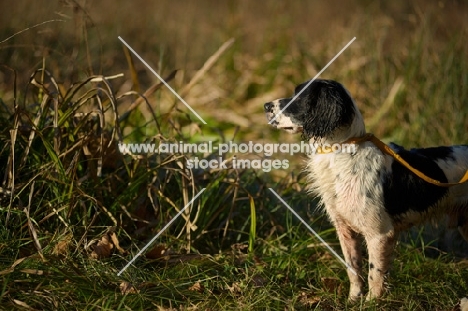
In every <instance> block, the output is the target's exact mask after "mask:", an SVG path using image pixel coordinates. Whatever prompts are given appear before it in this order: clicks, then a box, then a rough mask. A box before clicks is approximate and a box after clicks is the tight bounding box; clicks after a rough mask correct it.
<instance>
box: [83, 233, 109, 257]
mask: <svg viewBox="0 0 468 311" xmlns="http://www.w3.org/2000/svg"><path fill="white" fill-rule="evenodd" d="M89 249H91V250H92V252H91V255H90V256H91V258H94V259H101V258H107V257H110V255H111V254H112V250H113V249H114V244H112V242H111V239H110V238H109V236H108V235H107V234H105V235H103V236H102V238H101V239H100V240H99V241H97V242H96V240H94V241H91V242H90V245H89Z"/></svg>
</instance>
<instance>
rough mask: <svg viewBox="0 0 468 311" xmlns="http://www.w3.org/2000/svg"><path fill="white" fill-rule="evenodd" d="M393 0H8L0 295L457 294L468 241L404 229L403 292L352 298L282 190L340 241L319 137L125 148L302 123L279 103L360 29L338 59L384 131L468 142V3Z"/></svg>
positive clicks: (404, 303) (167, 304) (292, 304)
mask: <svg viewBox="0 0 468 311" xmlns="http://www.w3.org/2000/svg"><path fill="white" fill-rule="evenodd" d="M392 3H393V4H386V3H368V2H367V1H357V2H354V3H346V4H341V3H340V5H339V6H336V5H335V6H334V5H333V3H332V4H329V5H328V4H319V3H315V4H313V3H309V2H306V1H302V2H294V3H290V4H288V5H286V4H282V3H279V2H274V1H267V2H265V3H262V4H259V3H256V2H248V3H247V2H246V3H241V2H223V3H222V4H220V3H216V4H213V3H211V1H209V0H205V1H201V2H197V4H196V5H195V3H194V2H190V1H180V2H179V4H177V5H175V4H174V3H172V2H170V1H160V2H158V4H157V5H156V4H154V3H146V2H144V1H143V2H141V3H140V2H138V1H137V2H136V3H132V5H130V4H125V3H120V4H119V6H116V5H115V4H114V3H113V2H112V3H110V2H109V1H101V2H99V3H86V2H79V1H65V2H62V3H53V4H50V3H47V4H45V3H41V2H35V3H34V4H31V3H29V2H22V1H19V2H18V3H17V5H15V6H14V7H13V8H11V9H10V10H3V12H1V13H0V14H2V16H1V17H2V18H1V19H0V20H2V21H5V20H9V21H10V20H11V22H10V23H9V24H8V25H5V27H0V29H2V30H1V31H0V42H1V43H0V59H2V62H3V63H2V65H3V67H2V71H1V75H0V124H2V125H3V126H2V127H1V128H0V163H2V164H3V165H1V167H0V190H1V192H0V221H1V223H2V224H3V225H2V226H0V241H1V242H0V278H1V279H2V283H1V287H0V309H4V310H11V309H31V310H32V309H36V310H62V309H66V310H69V309H76V310H146V309H160V310H170V309H172V310H222V309H236V310H237V309H240V310H257V309H258V310H279V309H288V310H293V309H297V310H306V309H307V310H309V309H314V310H343V309H349V310H363V309H365V310H455V309H454V308H455V306H456V305H457V304H458V302H459V300H460V298H461V297H464V296H466V295H467V293H468V284H467V282H466V280H468V272H467V271H468V270H467V262H466V258H460V257H457V256H455V255H454V254H453V252H452V251H453V250H452V251H449V252H445V251H443V250H440V249H436V248H435V247H434V246H433V245H435V244H434V243H432V244H431V243H430V241H431V240H430V241H428V240H424V239H423V238H422V235H416V236H414V235H413V236H410V237H409V238H408V239H406V240H404V242H401V243H400V244H399V245H398V247H397V249H396V260H395V262H394V267H393V271H392V273H391V275H390V276H389V279H388V281H389V284H390V285H391V290H390V292H389V293H388V294H387V295H386V296H385V297H384V299H382V300H380V301H378V302H373V303H369V304H365V303H364V302H358V303H356V304H348V303H347V301H346V295H347V289H348V281H347V277H346V273H345V271H344V269H343V267H342V266H341V264H340V263H339V262H338V261H337V260H336V259H335V258H334V257H332V256H331V255H330V254H329V253H328V252H327V250H326V249H325V248H324V247H322V246H320V245H319V244H318V242H317V241H316V240H315V239H314V238H313V237H312V236H310V235H309V234H308V233H307V231H306V229H305V228H304V227H302V226H301V225H300V223H299V221H297V219H295V218H294V216H292V215H291V214H290V213H289V212H287V210H286V208H285V207H284V206H282V205H281V203H280V202H278V201H277V200H276V198H274V197H273V196H272V195H271V194H270V192H269V191H268V188H269V187H271V188H274V189H275V191H277V192H278V193H279V194H280V195H281V196H282V197H283V198H284V199H285V201H286V202H288V203H289V204H290V205H291V206H292V207H294V208H295V209H296V210H297V211H298V212H299V213H300V214H301V215H302V216H303V217H304V218H305V219H307V220H308V221H309V223H310V224H311V226H312V227H313V228H314V229H315V230H317V231H318V232H319V233H320V234H321V236H322V237H323V238H324V239H325V240H327V241H329V242H330V244H331V245H332V246H333V247H334V248H335V249H337V250H338V249H339V245H338V241H337V240H336V236H335V232H334V229H333V228H331V226H330V225H329V223H328V222H327V221H326V219H325V217H324V216H323V215H322V214H321V213H320V211H316V209H315V208H316V202H317V200H316V199H315V198H311V197H308V196H307V195H306V194H305V191H304V186H305V180H304V176H303V174H301V173H300V172H301V171H300V167H301V166H302V162H303V159H302V158H301V157H288V158H287V159H288V160H289V163H290V167H289V168H288V169H286V170H274V171H272V172H270V173H265V172H262V171H261V170H249V169H229V170H188V169H186V168H184V167H183V162H184V161H185V159H186V157H188V155H184V154H180V153H175V154H156V155H148V156H147V155H122V154H120V153H119V152H118V148H117V142H119V141H124V142H145V141H146V142H154V143H160V142H178V141H184V142H196V141H205V140H213V141H216V142H225V141H229V140H231V139H234V140H235V141H236V142H243V141H248V140H252V141H255V142H277V141H282V142H283V141H284V142H297V141H298V139H299V138H298V137H294V136H289V135H287V134H285V133H280V132H278V131H274V130H272V129H270V128H268V127H267V126H266V121H265V118H264V116H263V112H262V103H264V102H266V101H269V100H271V99H272V98H278V97H281V96H287V95H290V92H291V91H292V90H293V89H294V86H295V85H296V84H298V83H300V82H303V81H305V80H307V79H309V78H310V77H311V76H314V75H315V74H316V73H317V72H318V71H319V70H320V69H321V68H322V67H323V66H324V65H325V64H326V63H327V62H328V61H329V60H330V59H331V58H332V57H333V56H334V55H335V53H336V52H337V51H339V50H340V49H341V48H342V47H343V46H344V44H346V43H347V42H348V41H349V40H350V39H351V38H352V37H354V36H356V37H357V40H356V42H355V43H353V44H352V45H351V46H350V48H349V49H347V50H346V51H345V52H344V53H343V54H342V55H341V56H340V57H339V58H338V59H337V60H336V62H334V63H333V64H332V65H331V66H330V67H329V68H328V69H327V70H326V72H325V73H324V74H323V77H325V78H331V79H335V80H339V81H341V82H342V83H343V84H345V85H346V86H347V87H348V88H349V90H350V91H351V93H352V94H353V96H354V97H355V98H356V100H357V102H358V105H359V107H360V108H361V110H362V112H363V114H364V117H365V119H366V120H367V124H368V129H369V131H371V132H373V133H375V134H376V135H377V136H378V137H380V138H383V139H384V140H386V141H390V140H393V141H395V142H397V143H399V144H402V145H404V146H412V145H415V146H429V145H441V144H446V145H448V144H454V143H465V144H466V132H467V129H468V118H467V115H468V106H467V105H466V103H467V102H468V81H467V80H466V79H467V77H468V63H467V57H466V56H467V55H468V50H467V46H466V44H464V43H465V42H466V37H467V33H466V29H468V28H467V27H466V18H464V16H463V12H465V11H464V9H466V6H465V5H464V4H461V3H457V2H453V3H452V2H439V3H434V4H427V3H423V2H421V3H419V2H416V3H415V4H411V5H410V4H406V2H403V1H396V2H392ZM418 3H419V4H418ZM422 4H424V6H423V7H424V8H425V9H424V10H422V9H420V7H421V5H422ZM141 7H144V8H145V9H144V10H141V9H140V10H139V9H137V8H141ZM98 12H106V14H100V13H99V14H98ZM149 12H153V13H152V14H150V13H149ZM204 12H210V14H208V15H206V14H205V13H204ZM350 13H352V14H350ZM6 14H7V15H6ZM19 14H20V15H21V16H22V17H23V18H22V19H17V18H13V19H11V18H9V17H11V16H18V15H19ZM200 16H204V18H202V19H200ZM273 16H277V18H271V17H273ZM58 19H60V20H63V21H56V20H58ZM115 20H119V21H128V22H125V23H119V24H118V25H117V24H115V22H114V21H115ZM46 21H50V22H46ZM330 21H333V22H330ZM44 22H46V23H44ZM41 23H43V24H41ZM39 24H40V25H39ZM34 25H38V26H36V27H33V26H34ZM369 29H372V30H373V31H369ZM22 30H24V31H22ZM13 34H16V35H14V36H12V35H13ZM119 35H120V36H122V38H124V39H125V40H126V41H127V42H128V43H129V44H130V45H131V46H132V47H133V48H134V49H135V50H136V51H138V52H139V53H140V54H141V56H142V57H143V58H144V59H146V60H147V61H148V62H149V63H150V64H151V65H152V66H153V68H155V70H156V71H158V72H159V73H160V74H161V75H162V76H163V77H165V78H166V80H167V81H169V83H170V84H171V86H173V87H174V88H175V89H176V90H177V91H178V92H180V93H181V94H182V96H183V97H184V99H185V100H186V101H187V102H188V103H189V104H190V105H191V106H192V107H193V108H194V109H195V110H196V111H197V112H199V113H200V114H201V116H202V117H203V118H204V119H205V120H206V121H207V123H208V125H207V126H202V125H201V123H199V122H198V120H197V119H196V117H195V116H194V115H192V114H191V113H190V112H189V111H188V110H187V109H186V108H185V106H184V105H182V104H181V103H180V102H178V101H177V100H176V99H175V97H174V96H173V95H172V93H170V92H169V91H168V90H167V88H165V87H163V86H162V85H160V83H159V81H158V80H157V79H156V78H155V77H154V76H153V75H152V73H150V72H149V71H148V70H147V69H146V68H145V67H144V66H143V65H142V64H141V63H140V62H139V60H138V59H136V58H135V57H134V56H132V54H131V53H129V51H126V50H125V49H123V47H122V45H121V43H120V42H119V41H118V39H117V36H119ZM11 36H12V37H11ZM10 37H11V38H10ZM6 38H10V39H8V40H4V39H6ZM231 38H234V39H235V41H234V42H232V41H231ZM223 44H225V45H224V48H222V49H221V50H219V51H218V53H216V51H217V50H218V49H219V48H220V47H221V46H223ZM174 70H177V71H176V72H174ZM121 74H123V75H121ZM103 77H112V78H109V79H103ZM140 94H143V95H144V96H141V95H140ZM192 156H193V155H192ZM196 156H198V157H200V158H204V159H211V158H213V157H216V155H215V154H203V153H199V154H197V155H196ZM228 156H232V155H228ZM257 157H258V158H262V157H261V156H257ZM202 188H206V190H205V192H204V193H203V195H202V196H200V198H199V199H197V200H196V201H195V202H194V205H193V207H191V209H190V210H189V211H187V212H186V213H184V214H183V216H181V217H180V218H179V219H177V220H176V221H175V222H174V223H173V224H172V225H171V227H170V228H169V229H168V230H167V231H165V232H164V233H163V234H162V235H161V237H160V238H159V239H158V240H157V241H156V242H155V243H154V246H151V247H150V249H149V251H148V252H145V254H144V255H142V256H141V257H140V258H138V259H137V260H136V261H135V263H134V265H133V266H131V267H130V268H128V269H127V270H126V271H125V272H123V274H122V275H121V276H117V273H118V272H119V271H120V270H121V269H122V268H123V267H124V266H125V264H126V263H127V262H128V261H129V260H131V259H132V258H133V256H134V255H135V254H136V253H137V252H138V251H139V250H140V249H141V248H142V247H143V246H144V245H145V244H146V243H147V242H148V241H149V240H150V239H151V238H152V237H153V236H155V235H156V234H157V233H158V232H159V230H160V229H161V228H162V227H163V226H164V225H165V224H167V223H168V222H169V221H170V220H171V219H172V218H173V217H174V215H175V214H176V213H177V212H178V211H179V210H180V208H182V207H183V206H185V205H187V203H188V202H189V201H190V199H191V198H192V197H194V196H195V195H196V194H197V193H198V192H199V191H200V190H201V189H202ZM426 231H427V230H426ZM428 254H430V255H428Z"/></svg>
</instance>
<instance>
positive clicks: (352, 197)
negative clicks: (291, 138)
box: [264, 80, 468, 300]
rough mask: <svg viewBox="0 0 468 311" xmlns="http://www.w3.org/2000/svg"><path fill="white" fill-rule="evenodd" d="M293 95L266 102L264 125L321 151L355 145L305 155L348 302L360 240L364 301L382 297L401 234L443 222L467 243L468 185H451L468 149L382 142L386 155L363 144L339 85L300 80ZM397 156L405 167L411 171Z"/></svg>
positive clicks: (358, 277) (357, 289)
mask: <svg viewBox="0 0 468 311" xmlns="http://www.w3.org/2000/svg"><path fill="white" fill-rule="evenodd" d="M295 94H296V96H294V97H292V98H282V99H277V100H274V101H272V102H269V103H266V104H265V105H264V108H265V113H266V116H267V119H268V120H269V121H270V122H269V123H271V124H272V125H273V126H275V127H277V128H280V129H284V130H286V131H288V132H291V133H302V136H303V138H304V139H305V140H307V141H309V142H310V143H315V144H318V145H319V146H325V145H326V146H333V145H335V144H343V143H353V144H355V148H354V150H353V152H349V153H346V152H339V150H340V148H339V146H338V147H337V148H332V150H333V151H332V152H320V153H315V154H310V155H309V158H308V162H307V168H306V171H307V174H308V175H307V176H308V182H309V184H310V188H309V190H310V191H311V192H312V193H314V194H316V195H318V196H320V198H321V204H322V205H323V206H324V208H325V210H326V212H327V214H328V216H329V218H330V220H331V222H332V224H333V225H334V226H335V227H336V232H337V235H338V238H339V240H340V244H341V249H342V251H343V255H344V258H345V261H346V263H347V264H348V270H347V271H348V277H349V279H350V291H349V299H350V300H356V299H358V298H359V297H360V296H362V295H363V293H364V279H363V276H362V255H361V245H362V240H361V239H362V237H363V238H364V240H365V242H366V245H367V248H368V253H369V273H368V283H369V291H368V294H367V299H372V298H377V297H380V296H381V295H382V294H383V293H384V290H385V287H384V276H385V275H386V273H387V271H388V269H389V266H390V262H391V258H392V252H393V248H394V245H395V243H396V241H397V238H398V234H399V233H400V232H401V231H403V230H406V229H408V228H410V227H412V226H414V225H417V224H420V223H422V222H424V221H427V220H438V221H440V220H441V219H445V220H446V221H448V226H449V227H452V228H453V227H458V229H459V231H460V233H461V235H462V236H463V237H464V239H465V240H466V241H468V183H460V184H457V182H459V181H460V180H461V179H463V177H465V179H466V177H467V176H468V175H466V173H467V170H468V145H460V146H451V147H433V148H418V149H411V150H406V149H404V148H403V147H401V146H398V145H396V144H390V146H386V145H385V147H387V148H388V150H390V152H385V151H383V148H382V146H380V147H379V144H378V143H376V142H375V140H372V139H368V137H370V136H372V135H368V134H366V128H365V126H364V120H363V117H362V115H361V113H360V112H359V109H358V108H357V106H356V103H355V102H354V100H353V98H352V97H351V95H350V94H349V92H348V91H347V90H346V89H345V88H344V87H343V86H342V85H341V84H340V83H338V82H335V81H331V80H315V81H313V82H312V83H311V84H310V85H308V83H307V82H306V83H303V84H301V85H299V86H297V87H296V90H295ZM298 94H299V96H297V95H298ZM291 100H293V101H292V102H291V104H290V105H288V103H289V102H290V101H291ZM366 137H367V138H366ZM329 149H330V148H329ZM319 150H320V149H319ZM329 151H330V150H329ZM392 152H393V155H391V153H392ZM396 158H400V159H403V161H404V162H407V163H409V166H408V167H409V168H408V167H407V166H404V165H403V164H401V161H397V160H396ZM410 169H412V170H410ZM414 171H418V172H421V173H422V174H423V175H425V177H426V179H432V180H435V181H438V182H440V183H442V185H435V184H432V183H430V182H428V181H426V180H425V179H423V178H421V177H419V176H418V175H417V174H415V173H414ZM447 183H449V184H447ZM450 183H452V184H450ZM453 184H455V185H453Z"/></svg>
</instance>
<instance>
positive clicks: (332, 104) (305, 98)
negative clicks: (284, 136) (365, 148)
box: [264, 79, 365, 140]
mask: <svg viewBox="0 0 468 311" xmlns="http://www.w3.org/2000/svg"><path fill="white" fill-rule="evenodd" d="M308 83H309V82H305V83H302V84H300V85H299V86H297V87H296V89H295V91H294V93H295V94H294V96H293V97H291V98H281V99H277V100H274V101H272V102H269V103H266V104H265V105H264V108H265V113H266V116H267V119H268V121H269V123H270V124H271V125H273V126H275V127H277V128H281V129H284V130H286V131H288V132H290V133H299V132H300V133H302V135H303V137H304V139H306V140H310V139H314V140H317V139H325V140H345V139H348V138H350V137H353V136H361V135H363V134H364V133H365V128H364V122H363V119H362V116H361V113H360V112H359V110H358V109H357V107H356V105H355V103H354V101H353V99H352V98H351V95H350V94H349V92H348V91H347V90H346V89H345V88H344V87H343V86H342V85H341V84H340V83H338V82H336V81H332V80H318V79H317V80H315V81H314V82H312V83H311V84H310V85H308V86H307V84H308ZM298 94H299V95H298Z"/></svg>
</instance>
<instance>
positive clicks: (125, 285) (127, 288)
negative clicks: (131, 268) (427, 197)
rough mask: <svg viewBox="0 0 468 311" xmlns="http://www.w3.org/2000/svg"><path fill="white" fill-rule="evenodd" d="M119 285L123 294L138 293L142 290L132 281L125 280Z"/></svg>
mask: <svg viewBox="0 0 468 311" xmlns="http://www.w3.org/2000/svg"><path fill="white" fill-rule="evenodd" d="M119 287H120V292H121V293H122V294H123V295H127V294H137V293H139V292H140V290H139V289H136V288H135V286H133V285H132V283H130V282H127V281H123V282H122V283H120V286H119Z"/></svg>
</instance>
